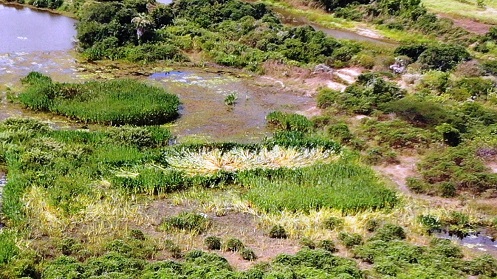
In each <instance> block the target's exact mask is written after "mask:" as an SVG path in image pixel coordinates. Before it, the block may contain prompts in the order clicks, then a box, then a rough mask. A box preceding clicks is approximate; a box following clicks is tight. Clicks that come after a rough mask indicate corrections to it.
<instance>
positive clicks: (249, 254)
mask: <svg viewBox="0 0 497 279" xmlns="http://www.w3.org/2000/svg"><path fill="white" fill-rule="evenodd" d="M240 255H241V256H242V259H244V260H246V261H255V260H256V259H257V256H256V255H255V253H254V251H253V250H252V249H248V248H242V249H241V250H240Z"/></svg>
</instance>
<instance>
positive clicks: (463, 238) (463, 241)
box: [435, 230, 497, 256]
mask: <svg viewBox="0 0 497 279" xmlns="http://www.w3.org/2000/svg"><path fill="white" fill-rule="evenodd" d="M435 235H436V236H437V237H439V238H444V239H450V240H452V241H454V242H456V243H458V244H459V245H462V246H465V247H467V248H469V249H474V250H479V251H483V252H487V253H490V254H492V255H496V256H497V241H495V239H493V238H492V237H490V236H488V235H487V234H486V232H485V231H484V230H483V231H481V232H478V233H471V234H468V235H457V234H454V233H450V232H448V231H441V232H437V233H435Z"/></svg>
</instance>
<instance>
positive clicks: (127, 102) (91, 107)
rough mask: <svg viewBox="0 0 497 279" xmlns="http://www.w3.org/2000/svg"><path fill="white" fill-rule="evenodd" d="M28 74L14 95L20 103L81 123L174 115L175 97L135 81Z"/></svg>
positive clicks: (149, 121) (150, 120) (161, 119)
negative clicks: (61, 80)
mask: <svg viewBox="0 0 497 279" xmlns="http://www.w3.org/2000/svg"><path fill="white" fill-rule="evenodd" d="M39 75H41V74H39ZM32 76H33V77H35V75H33V74H32ZM28 77H29V75H28ZM28 77H27V78H26V80H29V81H30V82H28V83H27V84H26V88H25V89H24V90H23V91H22V92H21V93H20V94H19V96H18V99H19V101H20V102H21V103H22V104H23V105H25V106H26V107H28V108H30V109H33V110H39V111H50V112H53V113H56V114H60V115H65V116H67V117H69V118H72V119H75V120H78V121H81V122H84V123H99V124H110V125H124V124H134V125H154V124H163V123H165V122H167V121H170V120H172V119H174V118H175V117H176V116H177V114H178V106H179V99H178V97H177V96H175V95H172V94H170V93H168V92H166V91H165V90H163V89H161V88H157V87H152V86H149V85H146V84H144V83H141V82H138V81H135V80H112V81H103V82H99V81H91V82H86V83H83V84H69V83H56V82H53V81H51V80H50V79H49V78H48V79H47V78H41V77H37V78H28Z"/></svg>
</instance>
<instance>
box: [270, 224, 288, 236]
mask: <svg viewBox="0 0 497 279" xmlns="http://www.w3.org/2000/svg"><path fill="white" fill-rule="evenodd" d="M269 237H270V238H287V237H288V236H287V234H286V231H285V228H283V227H282V226H280V225H274V226H273V227H272V228H271V230H270V231H269Z"/></svg>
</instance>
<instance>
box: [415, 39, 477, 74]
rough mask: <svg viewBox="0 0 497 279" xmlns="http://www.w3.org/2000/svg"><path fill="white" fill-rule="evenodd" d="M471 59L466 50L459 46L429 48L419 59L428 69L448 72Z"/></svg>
mask: <svg viewBox="0 0 497 279" xmlns="http://www.w3.org/2000/svg"><path fill="white" fill-rule="evenodd" d="M469 58H470V55H469V53H468V52H467V51H466V49H465V48H464V47H462V46H459V45H439V46H430V47H428V48H427V49H426V50H425V51H423V53H421V55H420V56H419V58H418V62H419V63H421V64H423V66H424V67H425V68H426V69H430V70H439V71H447V70H452V69H453V68H454V67H455V66H456V65H457V64H459V63H460V62H462V61H465V60H468V59H469Z"/></svg>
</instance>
